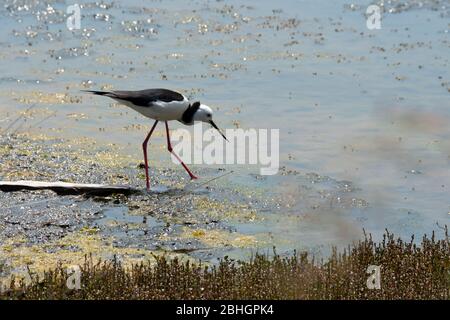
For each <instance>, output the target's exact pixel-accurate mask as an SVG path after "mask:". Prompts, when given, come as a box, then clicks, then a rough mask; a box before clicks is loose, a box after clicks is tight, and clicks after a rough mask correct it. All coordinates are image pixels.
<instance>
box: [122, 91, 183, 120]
mask: <svg viewBox="0 0 450 320" xmlns="http://www.w3.org/2000/svg"><path fill="white" fill-rule="evenodd" d="M117 101H119V102H120V103H122V104H124V105H126V106H128V107H130V108H132V109H134V110H136V111H137V112H139V113H140V114H142V115H144V116H146V117H147V118H151V119H154V120H160V121H170V120H179V119H181V116H182V115H183V113H184V112H185V111H186V109H187V108H188V107H189V100H188V99H187V98H186V97H184V100H183V101H171V102H164V101H158V102H153V104H152V105H151V106H149V107H141V106H136V105H134V104H132V103H130V102H129V101H124V100H119V99H117Z"/></svg>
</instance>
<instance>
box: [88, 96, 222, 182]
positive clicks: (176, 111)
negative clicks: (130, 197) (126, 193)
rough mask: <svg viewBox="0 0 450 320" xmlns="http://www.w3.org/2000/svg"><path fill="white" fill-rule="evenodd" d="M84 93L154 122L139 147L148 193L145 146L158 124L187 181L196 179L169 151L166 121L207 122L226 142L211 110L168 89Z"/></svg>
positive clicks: (190, 123) (186, 123)
mask: <svg viewBox="0 0 450 320" xmlns="http://www.w3.org/2000/svg"><path fill="white" fill-rule="evenodd" d="M83 91H84V92H89V93H93V94H95V95H100V96H106V97H109V98H112V99H114V100H116V101H118V102H120V103H121V104H124V105H126V106H128V107H130V108H132V109H133V110H136V111H137V112H139V113H141V114H142V115H144V116H146V117H148V118H151V119H153V120H155V123H154V124H153V126H152V128H151V129H150V132H149V133H148V135H147V137H146V138H145V140H144V143H143V144H142V148H143V150H144V162H145V178H146V186H147V190H150V179H149V174H148V160H147V144H148V140H149V139H150V136H151V135H152V133H153V131H154V130H155V127H156V125H157V124H158V122H159V121H164V123H165V125H166V135H167V150H169V152H170V153H172V154H173V155H174V156H175V157H176V158H177V159H178V161H180V163H181V165H182V166H183V168H184V169H185V170H186V171H187V173H188V174H189V176H190V177H191V179H197V177H196V176H195V175H194V174H193V173H192V172H191V170H189V168H188V167H187V166H186V165H185V164H184V162H183V161H182V160H181V159H180V157H179V156H178V155H177V154H176V153H175V152H173V150H172V144H171V143H170V136H169V125H168V124H167V122H168V121H172V120H177V121H180V122H181V123H183V124H185V125H193V124H194V121H202V122H206V123H209V124H210V125H211V126H212V127H213V128H215V129H216V130H217V131H219V133H220V134H221V135H222V137H223V138H224V139H225V140H227V138H226V137H225V135H224V134H223V133H222V132H221V131H220V129H219V127H217V125H216V124H215V123H214V121H213V119H212V118H213V111H212V110H211V108H210V107H208V106H207V105H204V104H201V103H200V102H198V101H197V102H193V103H191V102H190V101H189V100H188V99H187V98H186V97H185V96H184V95H182V94H181V93H178V92H176V91H172V90H168V89H147V90H139V91H120V90H118V91H95V90H83Z"/></svg>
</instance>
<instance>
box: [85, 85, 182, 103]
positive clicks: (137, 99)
mask: <svg viewBox="0 0 450 320" xmlns="http://www.w3.org/2000/svg"><path fill="white" fill-rule="evenodd" d="M88 92H91V93H93V94H97V95H102V96H107V97H110V98H115V99H120V100H124V101H129V102H131V103H132V104H134V105H136V106H141V107H148V106H151V104H152V103H153V102H156V101H163V102H171V101H183V100H184V96H183V95H182V94H180V93H178V92H176V91H172V90H168V89H159V88H158V89H146V90H138V91H123V90H120V91H89V90H88Z"/></svg>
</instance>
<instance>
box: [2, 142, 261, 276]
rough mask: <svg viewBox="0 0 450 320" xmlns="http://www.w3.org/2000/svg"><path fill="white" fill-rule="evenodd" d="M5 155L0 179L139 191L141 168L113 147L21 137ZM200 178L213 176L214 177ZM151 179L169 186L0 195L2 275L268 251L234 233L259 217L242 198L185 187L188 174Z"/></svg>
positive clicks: (159, 172)
mask: <svg viewBox="0 0 450 320" xmlns="http://www.w3.org/2000/svg"><path fill="white" fill-rule="evenodd" d="M0 151H1V157H2V166H1V167H0V178H1V179H2V180H19V179H20V180H22V179H26V180H45V181H66V182H76V183H107V184H131V185H133V186H135V187H137V188H139V187H140V188H142V186H143V181H142V179H139V173H140V172H141V171H142V168H141V167H140V165H139V164H140V163H139V161H136V160H134V159H132V158H131V157H130V156H127V155H123V152H121V151H120V150H119V149H118V148H117V146H115V145H109V146H98V145H97V144H96V143H95V141H93V140H90V139H77V140H73V141H71V140H63V139H56V138H52V137H48V136H42V135H41V136H33V135H29V134H27V135H25V134H24V135H13V136H6V137H4V138H3V139H2V141H1V143H0ZM202 173H203V174H205V175H207V174H216V173H215V170H203V171H202ZM153 176H154V178H153V179H152V185H153V186H158V185H164V186H165V187H164V188H163V189H162V191H156V192H151V193H149V194H145V193H143V194H137V195H131V196H129V197H126V196H123V195H112V196H110V197H86V196H82V195H80V196H58V195H56V194H54V193H53V192H51V191H46V190H42V191H20V192H12V193H1V192H0V201H1V203H2V208H0V222H1V223H0V241H1V243H2V245H1V246H0V257H1V260H0V261H2V263H3V265H4V266H5V267H4V268H3V273H2V274H3V275H4V276H8V273H9V274H20V273H21V272H22V273H23V272H26V271H27V270H28V269H29V270H31V271H33V272H42V271H43V270H44V268H49V267H56V266H57V265H58V264H63V265H72V264H80V261H81V259H82V258H83V257H84V256H85V255H92V256H93V258H94V259H103V260H105V259H108V258H111V257H112V256H114V255H116V256H118V257H120V259H121V261H123V262H124V263H125V264H127V263H129V262H130V263H131V262H136V261H138V260H140V261H147V260H151V257H153V256H155V255H161V254H166V256H167V257H181V256H184V257H185V258H186V259H192V258H196V259H201V260H206V261H213V260H214V259H215V258H216V257H220V256H222V255H223V254H224V253H226V252H227V251H228V250H229V249H230V248H231V249H245V248H256V247H258V245H259V244H261V243H263V242H261V241H260V240H257V235H253V234H249V235H247V234H242V233H240V232H237V231H236V230H235V229H234V224H235V223H238V222H252V221H255V220H257V219H258V217H257V216H258V214H257V211H256V209H255V208H252V207H251V206H249V205H248V204H245V202H244V201H243V200H244V199H245V197H244V198H241V199H239V197H237V196H233V194H232V192H230V191H227V190H226V189H224V188H223V187H220V186H218V185H213V184H211V185H208V186H202V187H199V188H195V185H191V184H186V183H183V181H186V180H185V179H184V178H183V176H182V173H180V172H178V171H173V170H170V169H161V168H158V167H157V169H155V170H154V173H153ZM138 179H139V180H138ZM223 193H225V194H226V195H224V194H223ZM219 195H220V196H219ZM185 253H189V255H187V254H185ZM5 270H8V273H7V274H5V272H6V271H5Z"/></svg>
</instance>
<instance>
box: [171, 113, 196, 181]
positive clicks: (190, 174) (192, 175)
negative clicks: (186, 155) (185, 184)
mask: <svg viewBox="0 0 450 320" xmlns="http://www.w3.org/2000/svg"><path fill="white" fill-rule="evenodd" d="M165 123H166V135H167V150H169V152H170V153H171V154H173V155H174V156H175V158H177V159H178V161H180V163H181V165H182V166H183V168H184V169H185V170H186V171H187V173H189V176H190V177H191V179H197V177H196V176H195V175H194V174H193V173H192V172H191V170H189V168H188V167H187V165H185V164H184V162H183V160H181V159H180V157H179V156H178V155H177V154H176V153H175V152H173V149H172V144H171V143H170V135H169V125H168V124H167V121H165Z"/></svg>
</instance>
